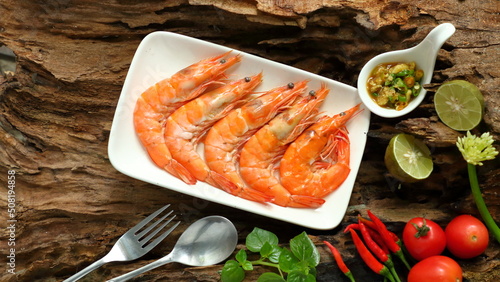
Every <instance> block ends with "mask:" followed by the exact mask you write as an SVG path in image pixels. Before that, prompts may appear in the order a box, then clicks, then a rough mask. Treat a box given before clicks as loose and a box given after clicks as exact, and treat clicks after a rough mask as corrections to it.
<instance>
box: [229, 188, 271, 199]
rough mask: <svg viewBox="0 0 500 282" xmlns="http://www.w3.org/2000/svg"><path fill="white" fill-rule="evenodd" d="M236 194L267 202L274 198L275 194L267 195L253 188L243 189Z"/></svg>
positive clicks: (244, 197)
mask: <svg viewBox="0 0 500 282" xmlns="http://www.w3.org/2000/svg"><path fill="white" fill-rule="evenodd" d="M235 196H238V197H240V198H243V199H247V200H250V201H254V202H259V203H267V202H272V201H273V200H274V197H273V196H270V195H266V194H264V193H262V192H260V191H257V190H255V189H252V188H247V189H243V190H241V191H240V192H239V194H238V195H235Z"/></svg>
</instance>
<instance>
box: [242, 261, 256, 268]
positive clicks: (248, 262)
mask: <svg viewBox="0 0 500 282" xmlns="http://www.w3.org/2000/svg"><path fill="white" fill-rule="evenodd" d="M241 267H242V268H243V270H253V264H252V262H251V261H248V260H246V261H244V262H243V263H242V264H241Z"/></svg>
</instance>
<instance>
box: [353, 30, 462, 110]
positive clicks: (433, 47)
mask: <svg viewBox="0 0 500 282" xmlns="http://www.w3.org/2000/svg"><path fill="white" fill-rule="evenodd" d="M453 33H455V27H454V26H453V25H452V24H450V23H444V24H440V25H438V26H437V27H435V28H434V29H433V30H431V32H429V34H428V35H427V36H426V37H425V39H424V40H423V41H422V42H420V43H419V44H418V45H417V46H415V47H412V48H409V49H404V50H398V51H391V52H387V53H382V54H380V55H377V56H375V57H374V58H372V59H371V60H370V61H368V63H366V64H365V66H364V67H363V68H362V69H361V72H360V73H359V77H358V94H359V97H360V99H361V101H362V102H363V104H365V106H366V107H367V108H368V109H369V110H370V111H371V112H372V113H374V114H376V115H378V116H381V117H386V118H394V117H399V116H403V115H405V114H407V113H409V112H411V111H412V110H414V109H415V108H416V107H417V106H418V105H420V103H421V102H422V100H423V99H424V97H425V94H426V93H427V91H426V90H425V89H423V88H422V89H421V90H420V93H419V94H418V96H417V97H414V98H413V99H412V100H411V101H410V103H409V104H408V105H407V106H406V107H405V108H404V109H402V110H399V111H397V110H395V109H388V108H383V107H381V106H379V105H378V104H377V103H376V102H375V101H373V99H372V98H371V97H370V96H371V95H370V93H368V91H367V89H366V83H367V81H368V78H369V76H370V73H371V72H372V70H373V69H374V68H375V67H376V66H378V65H379V64H383V63H395V62H405V63H409V62H415V63H416V65H417V69H421V70H423V71H424V76H423V77H422V80H421V81H420V85H424V84H428V83H430V82H431V79H432V75H433V72H434V65H435V63H436V57H437V54H438V51H439V49H441V46H443V44H444V43H445V42H446V40H448V38H450V37H451V36H452V35H453Z"/></svg>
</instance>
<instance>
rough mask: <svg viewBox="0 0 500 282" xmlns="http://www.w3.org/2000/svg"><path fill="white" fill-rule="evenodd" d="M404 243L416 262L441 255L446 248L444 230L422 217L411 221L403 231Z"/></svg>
mask: <svg viewBox="0 0 500 282" xmlns="http://www.w3.org/2000/svg"><path fill="white" fill-rule="evenodd" d="M403 243H404V244H405V246H406V249H407V250H408V252H409V253H410V255H411V256H412V257H413V258H414V259H416V260H423V259H425V258H428V257H431V256H437V255H440V254H441V253H442V252H443V251H444V248H445V247H446V235H445V234H444V231H443V228H441V226H439V225H438V224H437V223H435V222H434V221H432V220H429V219H425V218H422V217H415V218H412V219H410V221H408V223H406V226H405V228H404V230H403Z"/></svg>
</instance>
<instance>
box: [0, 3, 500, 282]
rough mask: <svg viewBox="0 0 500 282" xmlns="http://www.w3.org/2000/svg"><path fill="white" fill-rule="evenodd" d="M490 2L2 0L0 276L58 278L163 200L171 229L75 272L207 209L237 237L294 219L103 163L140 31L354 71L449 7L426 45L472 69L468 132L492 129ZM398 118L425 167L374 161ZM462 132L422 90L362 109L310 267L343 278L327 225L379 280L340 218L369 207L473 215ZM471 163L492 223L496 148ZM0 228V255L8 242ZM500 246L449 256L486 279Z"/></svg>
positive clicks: (495, 37) (331, 72)
mask: <svg viewBox="0 0 500 282" xmlns="http://www.w3.org/2000/svg"><path fill="white" fill-rule="evenodd" d="M499 13H500V8H499V5H498V1H497V0H485V1H458V0H444V1H427V0H426V1H408V0H402V1H397V2H394V1H333V0H327V1H317V0H315V1H295V0H281V1H269V0H265V1H264V0H260V1H231V0H224V1H223V0H218V1H217V0H191V1H188V0H175V1H155V0H147V1H117V0H114V1H93V0H89V1H72V0H50V1H41V0H37V1H26V0H17V1H13V0H2V1H0V44H4V45H6V46H8V47H9V48H10V49H12V50H13V51H14V52H15V54H16V56H17V69H16V72H15V73H14V74H8V75H5V76H4V77H2V78H0V107H1V115H0V132H1V134H0V147H1V150H0V183H1V187H2V189H1V193H0V200H1V203H2V204H1V206H2V207H4V208H3V210H2V212H1V214H2V223H1V225H0V226H2V227H3V226H5V224H6V219H4V218H5V216H6V214H7V212H6V208H5V207H6V206H7V190H6V189H5V188H4V187H6V183H8V182H7V177H8V171H14V172H15V176H16V182H15V200H16V207H15V208H16V214H15V219H16V220H17V222H16V223H15V227H16V229H15V240H16V241H15V243H16V245H15V255H16V258H15V260H16V268H15V270H16V273H15V274H9V273H7V272H6V271H2V273H1V274H0V280H2V281H35V280H40V281H56V280H62V279H63V278H65V277H68V276H70V275H71V274H73V273H75V272H76V271H78V270H79V269H82V268H83V267H85V266H87V265H88V264H90V263H91V262H93V261H94V260H96V259H98V258H99V257H101V256H103V255H104V254H105V253H106V252H107V251H108V250H109V249H110V246H111V245H112V244H113V243H114V242H115V241H116V239H117V238H118V237H119V236H120V235H121V234H122V233H123V232H125V231H126V230H127V229H128V228H130V227H131V226H133V225H134V224H135V223H136V222H138V221H139V220H140V219H141V218H142V217H144V216H145V215H147V214H149V213H151V212H152V211H154V210H156V209H157V208H158V207H159V206H161V205H163V204H164V203H167V202H168V203H172V204H173V205H174V208H175V209H177V210H178V211H179V212H180V213H181V214H182V218H183V225H182V226H183V227H182V228H179V230H178V231H177V232H176V234H174V235H171V236H169V239H167V240H166V241H165V242H164V244H162V245H161V246H160V247H159V248H157V249H155V250H154V251H153V252H152V253H151V254H149V255H147V256H146V257H144V258H143V259H141V260H139V261H137V262H133V263H126V264H111V265H109V266H105V267H102V268H100V269H99V270H97V271H95V272H93V273H91V274H90V275H89V276H88V277H86V279H85V281H102V280H105V279H109V278H111V277H114V276H117V275H119V274H121V273H124V272H125V271H127V270H131V269H133V268H136V267H138V266H139V265H143V264H145V263H147V262H148V261H151V260H153V259H155V258H158V257H160V256H162V255H164V254H166V252H167V251H168V250H169V249H170V248H171V246H172V245H173V242H174V241H175V238H177V236H176V235H178V234H179V232H180V231H181V230H183V229H184V228H185V227H186V226H187V224H188V223H189V222H192V221H193V220H195V219H197V218H200V217H202V216H204V215H210V214H221V215H224V216H226V217H228V218H229V219H231V220H233V221H234V222H235V224H236V226H237V227H238V230H239V232H240V239H241V242H242V243H243V242H244V238H245V236H246V234H248V232H250V231H251V229H252V228H253V227H254V226H258V227H261V228H264V229H268V230H270V231H272V232H275V233H276V234H278V235H279V237H280V239H281V241H282V242H283V243H286V242H288V240H289V239H290V238H291V237H293V236H295V235H297V234H299V233H300V232H302V231H303V230H304V228H302V227H299V226H295V225H293V224H288V223H283V222H279V221H276V220H272V219H267V218H261V217H260V216H256V215H252V214H249V213H247V212H242V211H239V210H234V209H231V208H228V207H224V206H220V205H217V204H214V203H209V202H206V201H202V200H198V199H194V198H192V197H189V196H185V195H181V194H177V193H174V192H171V191H168V190H166V189H161V188H159V187H156V186H154V185H150V184H146V183H143V182H141V181H138V180H134V179H131V178H129V177H127V176H125V175H123V174H121V173H119V172H117V171H116V170H115V169H114V168H113V167H112V166H111V164H110V162H109V159H108V157H107V141H108V137H109V131H110V125H111V122H112V118H113V114H114V109H115V106H116V103H117V100H118V97H119V94H120V91H121V86H122V83H123V81H124V78H125V76H126V73H127V70H128V67H129V65H130V61H131V59H132V57H133V54H134V51H135V49H136V48H137V46H138V44H139V43H140V41H141V39H142V38H144V36H146V35H147V34H148V33H150V32H153V31H157V30H167V31H171V32H177V33H180V34H184V35H188V36H193V37H196V38H200V39H203V40H207V41H211V42H215V43H219V44H224V45H227V46H229V47H233V48H237V49H240V50H243V51H246V52H249V53H253V54H256V55H259V56H262V57H265V58H269V59H272V60H275V61H278V62H282V63H285V64H288V65H291V66H295V67H298V68H302V69H305V70H307V71H311V72H313V73H317V74H320V75H322V76H325V77H328V78H332V79H335V80H339V81H341V82H344V83H346V84H349V85H353V86H355V85H356V77H357V74H358V72H359V70H360V69H361V67H362V65H363V64H364V63H365V62H366V61H367V60H368V59H370V58H371V57H373V56H374V55H376V54H378V53H381V52H385V51H389V50H395V49H401V48H406V47H409V46H413V45H415V44H416V43H418V42H419V41H420V40H422V39H423V38H424V37H425V35H426V34H427V33H428V32H429V31H430V30H431V29H432V28H433V27H435V26H436V25H438V24H439V23H443V22H451V23H453V24H454V25H455V26H456V28H457V32H456V33H455V35H453V36H452V37H451V38H450V39H449V40H448V42H447V43H446V44H445V45H444V46H443V48H442V50H441V51H440V53H439V56H438V59H437V63H436V71H435V73H434V79H433V82H434V83H437V84H439V83H442V82H443V81H446V80H451V79H466V80H468V81H470V82H472V83H474V84H476V85H477V86H478V87H479V88H480V89H481V91H482V93H483V94H484V97H485V100H486V112H485V117H484V122H483V123H482V124H481V125H480V126H479V128H477V129H476V130H474V132H475V133H479V132H484V131H490V132H492V134H493V135H494V137H495V139H496V140H497V141H498V139H499V137H500V135H499V134H500V113H499V103H500V99H499V89H500V88H499V85H500V71H499V69H498V59H499V58H500V48H499V46H500V23H499V21H498V15H499ZM397 132H408V133H411V134H414V135H416V136H417V137H418V138H422V139H424V140H425V141H426V143H427V144H428V145H429V146H430V147H431V148H432V151H433V155H434V159H435V164H436V167H435V172H434V173H433V175H432V176H431V177H430V178H429V179H428V180H425V181H422V182H420V183H417V184H412V185H408V184H403V185H401V187H396V186H397V185H396V184H397V183H396V182H395V181H392V179H391V177H390V176H389V175H387V172H386V169H385V166H384V164H383V151H384V148H385V146H386V145H387V143H388V140H389V139H390V137H391V136H392V135H393V134H394V133H397ZM459 134H461V133H457V132H455V131H453V130H450V129H448V128H447V127H445V126H444V125H443V124H442V123H440V121H439V120H438V118H437V116H436V114H435V112H434V109H433V105H432V93H430V94H429V95H428V97H426V100H425V101H424V103H423V104H422V106H420V107H419V108H418V109H417V110H416V111H415V112H413V113H412V114H410V115H408V116H405V117H403V118H401V119H391V120H386V119H381V118H377V117H375V116H373V117H372V125H371V128H370V131H369V132H368V143H367V144H368V145H367V148H366V152H365V156H364V159H363V162H362V164H361V168H360V171H359V175H358V178H357V181H356V184H355V187H354V192H353V195H352V198H351V202H350V207H349V209H348V211H347V215H346V217H345V219H344V221H343V222H342V224H341V226H339V227H338V228H335V229H333V230H329V231H316V230H306V231H307V232H308V233H309V234H311V237H312V239H313V240H314V241H315V242H317V243H318V247H319V249H320V251H321V256H322V257H321V259H322V260H321V261H322V262H321V264H320V266H319V267H318V280H319V281H333V280H336V281H343V280H342V279H344V278H343V277H342V274H341V273H340V272H339V271H338V269H337V268H336V266H335V265H334V264H333V263H332V259H331V257H330V255H329V253H328V251H327V250H326V249H325V248H324V246H322V243H321V241H322V240H324V239H328V240H330V241H332V242H334V243H335V244H336V245H337V246H339V247H340V248H341V251H342V253H343V254H344V256H345V257H346V258H347V263H348V264H349V265H350V266H351V267H352V268H353V269H354V271H355V274H356V275H359V276H358V277H359V280H360V281H376V280H377V279H378V280H380V281H381V279H380V278H379V277H377V276H376V275H374V274H372V273H370V271H369V270H368V269H367V268H366V267H364V266H363V265H362V264H361V260H360V258H359V257H358V256H357V255H355V251H354V249H353V246H352V243H351V242H350V240H348V238H347V236H345V235H344V234H343V233H342V229H343V227H345V226H346V225H347V224H348V223H350V222H353V221H354V220H355V216H356V215H357V214H358V213H360V212H361V213H365V210H366V209H372V210H373V211H374V212H375V213H377V214H379V215H380V216H381V217H382V219H383V220H384V221H386V222H388V223H389V227H390V228H391V229H392V230H394V231H395V232H396V233H400V232H401V231H402V228H403V226H404V222H405V221H407V220H408V219H410V218H411V217H414V216H422V215H424V216H426V217H427V218H431V219H434V220H436V221H437V222H438V223H440V224H441V225H443V226H444V225H445V224H446V222H447V221H449V220H450V219H451V218H452V217H453V216H455V215H457V214H459V213H471V214H475V215H478V214H477V211H476V209H475V205H474V203H473V201H472V199H471V196H470V189H469V187H468V180H467V172H466V168H465V164H464V162H463V161H462V159H461V156H460V155H459V153H458V151H457V149H456V148H455V147H454V142H455V140H456V137H457V136H458V135H459ZM479 175H480V182H481V185H482V189H483V193H484V195H485V199H486V201H487V204H488V206H489V208H490V209H491V211H492V212H493V214H494V217H495V219H496V220H497V222H500V200H499V199H500V198H499V197H500V196H499V194H500V193H499V192H500V187H499V184H498V183H500V169H499V166H498V161H490V162H487V163H485V165H484V166H483V167H481V168H480V170H479ZM5 234H7V237H6V236H2V240H1V241H0V245H1V247H0V250H2V257H3V260H6V258H5V257H6V256H7V255H8V253H7V252H8V248H9V247H8V241H7V238H8V236H9V235H8V232H7V231H5ZM241 247H242V245H239V246H238V248H241ZM499 250H500V248H499V245H498V243H496V242H493V241H492V242H491V243H490V245H489V248H488V250H487V251H486V252H485V253H484V254H483V255H481V256H480V257H478V258H475V259H471V260H466V261H464V260H459V262H460V264H461V266H462V267H463V270H464V277H465V278H466V279H468V280H469V281H494V280H495V277H496V278H498V277H499V275H500V258H499V256H500V255H499V253H500V251H499ZM3 265H5V263H4V264H3ZM220 269H221V265H217V266H213V267H204V268H189V267H184V266H182V265H178V264H171V265H168V266H165V267H162V268H160V269H157V270H155V271H151V272H149V273H148V274H146V275H144V276H142V277H141V278H138V279H137V281H155V280H156V281H161V280H172V281H175V280H178V281H188V280H189V281H218V277H219V276H218V274H217V271H218V270H220ZM400 269H401V272H402V274H403V275H404V270H403V268H402V267H401V268H400ZM259 271H260V272H262V271H266V269H263V268H258V270H257V272H259ZM256 277H257V274H252V275H251V276H250V278H249V280H248V281H252V280H254V279H256ZM337 279H338V280H337Z"/></svg>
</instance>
